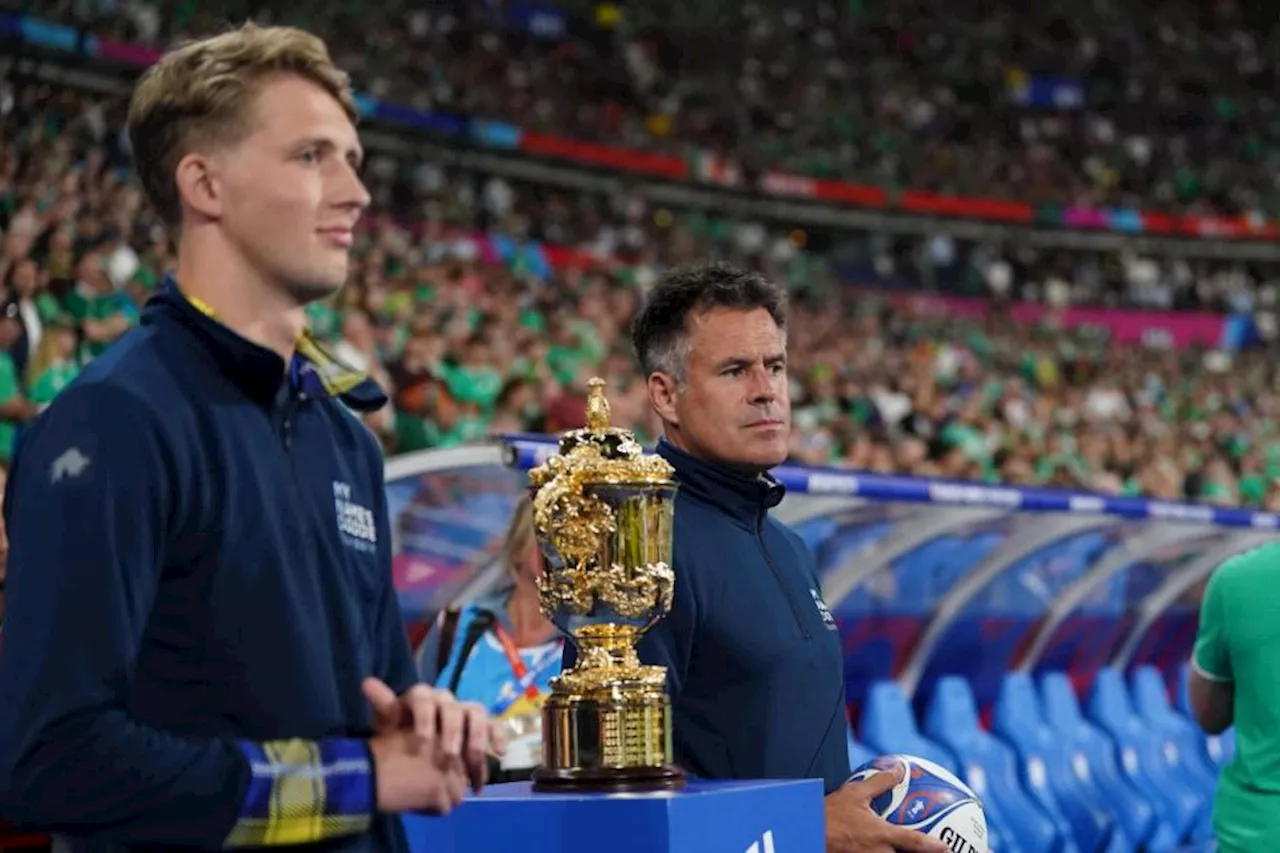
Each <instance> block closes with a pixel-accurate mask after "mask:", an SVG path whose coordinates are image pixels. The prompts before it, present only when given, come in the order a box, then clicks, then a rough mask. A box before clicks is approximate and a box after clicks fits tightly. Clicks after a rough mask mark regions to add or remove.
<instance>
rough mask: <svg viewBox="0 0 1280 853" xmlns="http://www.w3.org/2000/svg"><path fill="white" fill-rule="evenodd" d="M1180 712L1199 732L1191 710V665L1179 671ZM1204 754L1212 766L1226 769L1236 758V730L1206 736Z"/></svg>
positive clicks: (1184, 666) (1183, 666)
mask: <svg viewBox="0 0 1280 853" xmlns="http://www.w3.org/2000/svg"><path fill="white" fill-rule="evenodd" d="M1177 698H1178V702H1177V704H1178V710H1179V711H1181V712H1182V713H1183V714H1184V715H1186V717H1187V719H1189V720H1191V722H1192V725H1195V726H1196V730H1197V731H1199V730H1200V727H1199V724H1197V723H1196V722H1195V718H1196V715H1195V713H1194V712H1193V711H1192V710H1191V664H1187V663H1184V664H1183V665H1182V668H1181V669H1180V670H1179V671H1178V697H1177ZM1204 753H1205V755H1206V756H1207V757H1208V759H1209V762H1210V764H1212V765H1214V766H1217V767H1219V768H1221V767H1226V766H1227V765H1228V764H1230V763H1231V761H1232V759H1234V758H1235V756H1236V733H1235V729H1234V728H1230V729H1227V730H1226V731H1225V732H1223V733H1222V734H1220V735H1210V734H1206V735H1205V736H1204Z"/></svg>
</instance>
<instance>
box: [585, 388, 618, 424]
mask: <svg viewBox="0 0 1280 853" xmlns="http://www.w3.org/2000/svg"><path fill="white" fill-rule="evenodd" d="M612 425H613V424H612V418H611V416H610V412H609V399H608V398H607V397H605V395H604V380H603V379H601V378H600V377H599V376H594V377H592V378H591V379H588V380H587V429H589V430H590V431H591V432H604V431H605V430H607V429H609V427H610V426H612Z"/></svg>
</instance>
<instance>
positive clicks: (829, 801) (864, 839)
mask: <svg viewBox="0 0 1280 853" xmlns="http://www.w3.org/2000/svg"><path fill="white" fill-rule="evenodd" d="M901 781H902V769H901V768H899V769H897V770H895V771H893V772H891V773H890V772H884V773H877V774H875V775H874V776H871V777H870V778H867V779H863V780H862V781H861V782H850V783H849V784H847V785H845V786H844V787H843V788H841V789H840V790H838V791H835V792H833V793H831V794H828V795H827V797H826V799H825V800H824V803H823V805H824V806H825V807H826V812H827V853H899V851H904V852H905V853H950V851H951V848H949V847H947V845H945V844H943V843H942V842H941V841H938V840H937V839H936V838H929V837H928V836H926V835H923V834H922V833H919V832H914V831H912V830H910V829H903V828H902V827H900V826H893V825H891V824H888V823H886V822H885V821H884V820H883V819H882V818H881V817H880V816H879V815H877V814H876V813H875V812H873V811H871V801H872V800H873V799H875V798H876V797H878V796H880V795H881V794H883V793H884V792H885V791H888V790H889V789H890V788H892V787H893V786H894V785H896V784H898V783H899V782H901Z"/></svg>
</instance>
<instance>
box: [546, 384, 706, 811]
mask: <svg viewBox="0 0 1280 853" xmlns="http://www.w3.org/2000/svg"><path fill="white" fill-rule="evenodd" d="M588 384H589V387H590V389H591V394H590V396H589V398H588V400H587V426H586V428H585V429H581V430H576V431H574V432H570V433H567V434H566V435H565V436H564V437H563V438H562V439H561V441H560V448H559V453H557V454H556V455H555V456H553V457H551V458H550V459H548V460H547V461H546V462H545V463H544V464H542V465H540V466H538V467H537V468H535V469H533V470H532V471H530V472H529V482H530V487H531V488H532V489H533V490H534V498H533V524H534V531H535V533H536V535H537V539H538V544H539V547H540V548H541V550H542V552H543V555H544V556H545V558H546V566H545V569H544V571H543V573H542V576H541V578H539V580H538V592H539V600H540V603H541V606H542V611H543V613H544V614H545V615H546V617H547V618H548V619H550V620H551V622H552V623H553V624H555V626H556V627H557V628H559V629H560V631H561V632H563V633H564V634H565V635H567V637H568V639H569V641H570V642H572V643H573V644H574V646H575V648H576V649H577V652H578V656H577V661H576V662H575V663H574V666H573V667H572V668H571V669H568V670H565V671H564V672H562V673H561V674H560V675H558V676H557V677H555V678H553V679H552V681H551V695H550V696H549V697H548V698H547V700H546V703H545V704H544V705H543V709H542V744H543V746H542V756H543V761H542V766H541V767H539V768H538V769H537V770H535V771H534V774H533V783H534V790H536V791H566V790H576V791H583V790H597V791H638V790H657V789H676V788H680V787H683V785H684V781H685V775H684V772H683V771H681V770H680V768H678V767H676V766H675V765H674V764H672V761H671V754H672V751H671V701H670V699H669V698H668V696H667V693H666V670H665V669H664V668H663V667H660V666H645V665H643V664H641V663H640V659H639V658H638V657H637V655H636V649H635V645H636V642H637V641H639V639H640V636H641V635H642V634H643V633H644V632H645V631H646V630H648V629H649V628H650V627H651V626H652V625H653V624H654V623H655V622H657V621H658V620H659V619H661V618H662V616H663V615H664V614H666V613H667V612H668V611H669V610H670V609H671V600H672V593H673V589H674V583H675V575H674V573H673V572H672V569H671V548H672V517H673V513H674V510H675V493H676V483H675V480H674V470H673V469H672V468H671V466H670V465H669V464H668V463H667V461H666V460H665V459H662V458H661V457H660V456H655V455H646V454H645V453H644V452H643V450H642V449H641V447H640V445H639V444H638V443H637V442H636V440H635V437H634V436H633V435H632V434H631V433H630V432H628V431H626V430H621V429H617V428H614V427H612V426H611V425H610V422H609V404H608V401H607V400H606V399H605V396H604V381H603V380H600V379H592V380H591V382H590V383H588Z"/></svg>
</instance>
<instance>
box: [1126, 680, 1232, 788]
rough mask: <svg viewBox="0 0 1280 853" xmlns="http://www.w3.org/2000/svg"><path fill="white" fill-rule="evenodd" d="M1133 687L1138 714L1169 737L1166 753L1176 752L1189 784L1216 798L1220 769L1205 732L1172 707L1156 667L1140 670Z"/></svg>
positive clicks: (1132, 682) (1131, 683)
mask: <svg viewBox="0 0 1280 853" xmlns="http://www.w3.org/2000/svg"><path fill="white" fill-rule="evenodd" d="M1130 687H1131V689H1132V691H1133V704H1134V706H1135V708H1136V709H1137V711H1138V714H1139V715H1140V716H1141V717H1142V718H1143V719H1144V720H1146V721H1147V722H1149V723H1151V725H1152V727H1153V728H1155V729H1156V730H1157V731H1158V732H1159V733H1160V734H1162V735H1163V736H1164V737H1165V738H1166V746H1165V753H1166V754H1167V755H1168V754H1171V753H1170V750H1176V751H1177V752H1178V753H1179V757H1180V758H1181V759H1182V762H1181V764H1182V766H1183V767H1185V768H1186V771H1187V775H1186V779H1187V781H1188V782H1191V783H1193V784H1194V785H1196V786H1197V787H1198V788H1199V789H1200V791H1201V792H1202V793H1203V794H1204V796H1205V797H1207V798H1212V797H1213V792H1214V789H1216V788H1217V786H1218V768H1217V766H1216V765H1212V764H1211V762H1210V760H1209V758H1208V755H1207V753H1206V751H1205V736H1204V732H1202V731H1201V730H1200V727H1199V726H1197V725H1196V724H1195V723H1193V722H1191V721H1190V720H1188V719H1187V718H1186V717H1184V716H1183V715H1182V714H1180V713H1178V712H1177V711H1176V710H1174V708H1173V706H1172V705H1171V704H1169V693H1168V691H1167V689H1166V687H1165V682H1164V677H1163V676H1162V675H1161V674H1160V672H1159V671H1158V670H1157V669H1156V668H1155V667H1151V666H1143V667H1139V668H1138V669H1136V670H1134V672H1133V675H1132V676H1131V677H1130Z"/></svg>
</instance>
